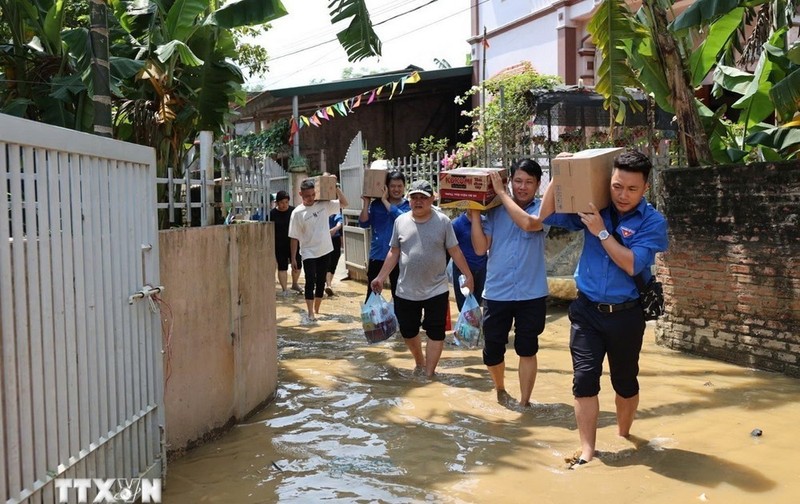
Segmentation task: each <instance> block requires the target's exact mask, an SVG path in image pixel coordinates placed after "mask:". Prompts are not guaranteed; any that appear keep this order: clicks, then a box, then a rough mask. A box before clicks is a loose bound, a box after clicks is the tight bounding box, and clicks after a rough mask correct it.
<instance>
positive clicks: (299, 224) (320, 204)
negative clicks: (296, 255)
mask: <svg viewBox="0 0 800 504" xmlns="http://www.w3.org/2000/svg"><path fill="white" fill-rule="evenodd" d="M339 209H340V206H339V200H330V201H315V202H314V204H313V205H311V206H310V207H307V206H305V205H303V204H300V205H298V206H297V208H295V209H294V210H293V211H292V216H291V217H290V218H289V237H290V238H295V239H296V240H297V241H298V242H300V255H301V256H303V260H305V259H316V258H318V257H322V256H324V255H325V254H328V253H330V252H332V251H333V242H332V241H331V232H330V227H329V226H328V217H329V216H331V215H334V214H337V213H339Z"/></svg>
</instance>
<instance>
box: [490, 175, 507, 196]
mask: <svg viewBox="0 0 800 504" xmlns="http://www.w3.org/2000/svg"><path fill="white" fill-rule="evenodd" d="M489 180H491V181H492V188H494V193H495V194H497V195H498V196H499V195H501V194H503V193H505V192H506V185H505V184H504V183H503V178H502V177H501V176H500V172H498V171H493V172H491V173H489Z"/></svg>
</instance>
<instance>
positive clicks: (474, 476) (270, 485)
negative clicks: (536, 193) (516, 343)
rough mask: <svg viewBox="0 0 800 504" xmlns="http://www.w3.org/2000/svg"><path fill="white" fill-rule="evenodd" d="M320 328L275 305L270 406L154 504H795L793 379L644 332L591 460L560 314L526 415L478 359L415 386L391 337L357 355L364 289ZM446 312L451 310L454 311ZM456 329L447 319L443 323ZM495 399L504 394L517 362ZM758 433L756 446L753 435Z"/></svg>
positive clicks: (463, 354)
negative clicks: (634, 408) (622, 402)
mask: <svg viewBox="0 0 800 504" xmlns="http://www.w3.org/2000/svg"><path fill="white" fill-rule="evenodd" d="M334 287H335V288H336V294H337V295H336V296H335V297H332V298H326V299H325V300H324V301H323V304H322V313H323V314H324V315H323V320H321V321H320V322H319V323H318V325H316V326H311V327H302V326H300V325H299V320H300V314H301V310H302V309H303V308H304V303H303V300H302V297H301V296H297V297H296V298H289V299H283V298H279V299H278V300H277V301H276V303H277V320H278V338H279V341H278V346H279V359H280V362H279V366H280V371H279V378H278V379H279V383H278V391H277V395H276V397H275V400H274V401H273V402H272V403H271V404H269V405H268V406H267V407H266V408H265V409H264V410H263V411H261V412H260V413H258V414H256V415H255V416H253V417H252V418H250V419H248V421H247V422H246V423H245V424H242V425H238V426H236V427H234V428H233V430H231V431H230V433H228V434H226V435H225V436H224V437H223V438H221V439H220V440H218V441H216V442H212V443H209V444H207V445H204V446H202V447H200V448H197V449H195V450H193V451H191V452H189V453H188V454H187V455H185V456H184V457H182V458H180V459H178V460H176V461H174V462H172V463H171V464H170V465H169V466H168V472H167V481H166V483H167V484H166V489H165V493H164V502H166V503H169V504H173V503H174V504H178V503H185V504H189V503H198V502H213V503H272V502H309V503H315V502H340V503H352V502H362V503H367V502H384V503H417V502H435V503H483V502H502V503H517V502H537V503H550V502H553V503H568V502H578V501H581V502H590V503H592V504H605V503H648V504H657V503H669V504H676V503H691V502H706V501H707V502H718V503H726V504H731V503H749V502H765V503H767V502H768V503H796V502H798V499H800V497H798V495H800V469H798V462H797V459H796V457H794V455H793V454H794V453H795V451H794V443H795V442H796V441H797V438H798V435H799V434H800V428H798V421H799V419H800V401H798V399H800V380H796V379H790V378H786V377H783V376H781V375H777V374H773V373H766V372H761V371H752V370H748V369H743V368H740V367H736V366H732V365H728V364H725V363H720V362H716V361H712V360H707V359H701V358H697V357H692V356H687V355H683V354H680V353H677V352H674V351H671V350H667V349H664V348H660V347H657V346H656V345H655V344H654V343H653V340H654V338H653V332H652V328H651V327H648V331H647V333H646V334H645V344H644V348H643V350H642V358H641V361H640V366H641V369H642V372H641V374H640V384H641V403H640V406H639V414H638V416H637V420H636V422H635V423H634V425H633V430H632V431H633V433H634V434H635V436H634V437H632V439H631V440H626V439H622V438H619V437H617V436H616V425H615V416H614V394H613V391H612V389H611V384H610V381H609V379H608V376H607V374H606V375H604V377H603V381H602V387H603V390H602V391H601V393H600V408H601V412H600V426H599V429H598V442H597V447H598V450H600V456H599V458H596V459H595V460H593V461H592V462H590V463H589V464H586V465H584V466H580V467H579V468H577V469H576V470H567V466H566V463H565V461H564V459H565V458H567V457H570V456H572V454H573V453H574V452H575V451H576V450H577V449H578V448H579V443H578V433H577V431H576V427H575V419H574V416H573V410H572V396H571V384H572V371H571V364H570V357H569V349H568V340H569V321H568V320H567V311H566V305H564V306H551V307H549V308H548V317H547V326H546V329H545V332H544V334H543V335H542V336H541V338H540V351H539V374H538V377H537V379H536V385H535V387H534V390H533V400H535V401H536V404H535V405H534V406H533V407H532V408H531V409H528V410H517V409H513V408H506V407H505V406H502V405H500V404H498V403H497V402H496V400H495V393H494V391H493V390H492V384H491V380H490V378H489V376H488V373H487V371H486V367H485V366H484V365H483V363H482V360H481V351H480V349H474V350H467V349H461V348H458V347H454V346H452V345H445V350H444V353H443V355H442V360H441V362H440V364H439V368H438V375H437V377H436V378H435V379H434V380H432V381H429V380H426V379H425V378H422V377H417V376H413V375H412V370H413V368H414V362H413V358H412V357H411V355H410V354H409V352H408V351H407V349H406V347H405V345H404V344H403V342H402V341H401V340H400V337H399V336H397V339H391V340H389V341H387V342H384V343H379V344H376V345H372V346H369V345H367V344H366V340H365V338H364V336H363V333H362V332H361V325H360V319H359V302H360V301H362V300H363V296H364V290H365V289H366V287H365V285H364V284H361V283H358V282H353V281H337V282H335V284H334ZM453 310H455V306H453ZM453 318H454V319H455V315H454V317H453ZM506 366H507V367H506V386H507V389H508V391H509V392H510V393H511V394H512V395H518V393H519V385H518V381H517V376H516V373H517V357H516V355H515V354H514V352H513V348H512V349H511V350H510V351H509V352H507V353H506ZM754 429H760V430H761V431H762V432H763V435H761V436H753V435H751V432H752V431H753V430H754Z"/></svg>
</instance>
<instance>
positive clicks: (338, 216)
mask: <svg viewBox="0 0 800 504" xmlns="http://www.w3.org/2000/svg"><path fill="white" fill-rule="evenodd" d="M341 222H342V212H339V213H335V214H333V215H331V216H330V217H328V227H329V228H330V229H333V228H334V227H336V226H337V225H338V224H340V223H341ZM339 236H342V230H341V228H340V229H339V230H338V231H336V232H335V233H333V234H332V235H331V238H337V237H339Z"/></svg>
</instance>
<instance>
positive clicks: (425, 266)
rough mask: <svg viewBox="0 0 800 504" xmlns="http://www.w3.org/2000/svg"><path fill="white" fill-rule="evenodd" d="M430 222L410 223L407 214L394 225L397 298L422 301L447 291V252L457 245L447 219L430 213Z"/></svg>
mask: <svg viewBox="0 0 800 504" xmlns="http://www.w3.org/2000/svg"><path fill="white" fill-rule="evenodd" d="M432 212H433V213H432V215H431V218H430V219H428V220H427V221H425V222H423V223H416V222H414V219H413V216H412V213H411V212H408V213H404V214H403V215H401V216H400V217H398V218H397V220H395V221H394V228H393V230H392V241H391V246H392V247H400V277H399V279H398V281H397V296H398V297H401V298H403V299H408V300H409V301H423V300H425V299H430V298H432V297H434V296H438V295H439V294H443V293H445V292H447V291H448V290H450V287H449V285H448V283H447V273H446V272H445V269H446V267H447V255H446V251H447V249H449V248H451V247H455V246H456V245H458V240H457V239H456V234H455V232H454V231H453V225H452V224H451V223H450V219H448V218H447V216H446V215H444V214H443V213H441V212H438V211H436V210H432Z"/></svg>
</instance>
